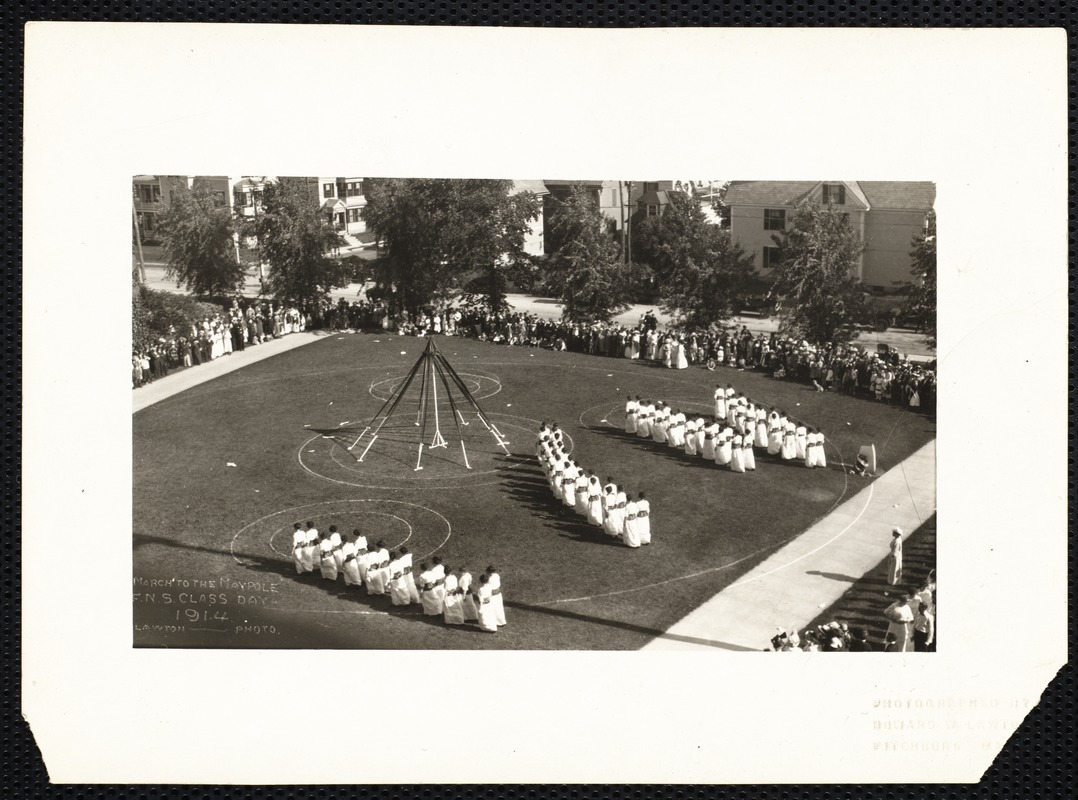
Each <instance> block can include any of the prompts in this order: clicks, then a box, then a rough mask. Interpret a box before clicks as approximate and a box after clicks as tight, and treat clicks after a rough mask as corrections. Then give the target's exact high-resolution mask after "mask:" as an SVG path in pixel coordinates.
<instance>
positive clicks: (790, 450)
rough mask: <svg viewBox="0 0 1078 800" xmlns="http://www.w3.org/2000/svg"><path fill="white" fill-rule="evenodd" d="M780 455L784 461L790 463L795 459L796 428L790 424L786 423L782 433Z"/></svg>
mask: <svg viewBox="0 0 1078 800" xmlns="http://www.w3.org/2000/svg"><path fill="white" fill-rule="evenodd" d="M780 454H781V455H782V458H783V460H784V461H792V460H793V459H795V458H797V428H796V427H795V426H794V424H793V423H792V422H787V423H786V429H785V430H784V431H783V432H782V450H781V451H780Z"/></svg>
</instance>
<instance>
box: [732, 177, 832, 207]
mask: <svg viewBox="0 0 1078 800" xmlns="http://www.w3.org/2000/svg"><path fill="white" fill-rule="evenodd" d="M817 183H819V181H731V183H730V188H729V189H727V190H726V198H725V202H726V205H728V206H734V205H746V206H753V205H767V204H768V203H774V204H775V205H783V206H793V205H797V201H798V200H800V199H801V198H802V197H804V196H805V195H806V194H808V193H809V192H810V191H812V187H814V186H815V185H816V184H817Z"/></svg>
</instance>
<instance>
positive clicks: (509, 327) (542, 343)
mask: <svg viewBox="0 0 1078 800" xmlns="http://www.w3.org/2000/svg"><path fill="white" fill-rule="evenodd" d="M309 328H327V329H329V330H346V329H349V330H381V331H386V332H395V333H397V334H399V335H401V336H429V335H448V336H454V335H455V336H466V337H471V338H475V339H479V340H480V341H487V342H492V343H494V344H504V345H511V346H520V347H537V348H545V349H549V350H558V351H562V350H564V351H572V352H578V353H588V354H591V355H598V356H606V357H610V358H628V359H644V360H652V361H661V362H665V363H667V364H668V365H671V366H683V365H688V366H697V367H706V368H708V369H711V370H715V369H718V368H731V369H738V370H753V371H761V372H764V373H767V374H769V375H771V376H772V377H774V378H776V379H779V380H792V381H798V382H800V383H805V384H811V385H814V386H815V387H816V388H817V389H819V390H821V391H834V392H842V393H844V394H848V395H851V396H856V397H864V398H867V399H871V400H873V401H876V402H882V403H888V404H890V405H896V406H900V407H903V408H908V409H909V410H911V411H920V412H923V413H926V414H928V415H934V414H935V405H936V373H935V371H934V370H933V369H931V368H929V367H927V366H926V365H924V364H920V363H917V362H913V361H910V360H908V359H907V358H906V357H905V356H903V355H901V354H900V353H898V352H897V351H895V350H893V349H891V348H887V349H885V350H879V351H875V352H874V351H872V350H870V349H867V348H865V347H862V346H860V345H857V344H833V343H826V344H813V343H810V342H806V341H803V340H797V339H792V338H790V337H787V336H781V335H779V334H778V333H774V332H772V333H764V332H760V333H752V332H751V331H749V329H748V328H747V327H746V326H741V327H740V328H738V327H736V326H731V327H726V328H721V329H713V330H710V331H686V330H677V329H672V328H666V329H663V328H662V327H661V326H660V324H659V322H658V319H657V318H656V316H655V314H654V313H653V312H651V311H649V312H647V313H646V314H644V315H643V316H642V317H641V319H640V321H639V323H638V324H637V325H635V326H628V325H620V324H618V323H616V322H597V323H592V324H586V323H579V322H569V321H564V320H553V319H546V318H544V317H539V316H537V315H535V314H530V313H525V312H513V313H505V314H492V313H490V312H489V311H488V310H484V309H483V308H481V307H474V306H473V307H468V306H461V307H452V306H451V307H447V308H444V309H434V308H430V309H427V310H425V311H424V312H421V313H419V314H417V315H415V316H414V317H405V318H401V317H397V316H395V315H393V314H391V313H390V312H389V311H388V310H387V308H386V306H385V305H384V304H380V303H374V302H370V301H367V300H362V301H353V302H348V301H347V300H344V299H343V298H342V299H340V300H339V301H338V302H337V303H335V304H329V305H326V306H325V307H322V308H315V309H312V310H310V311H302V312H301V311H300V310H298V309H294V308H289V309H284V308H281V307H279V306H276V307H275V306H274V305H272V304H271V303H268V302H262V301H250V302H242V303H241V301H240V300H239V299H236V300H234V301H233V303H232V306H231V307H230V308H225V309H222V312H221V313H220V314H218V315H217V316H216V317H214V318H206V319H205V320H203V321H202V322H201V324H197V325H192V326H191V330H189V331H172V332H171V335H170V336H168V337H162V338H161V339H160V340H159V341H158V342H157V343H156V344H154V345H153V346H151V347H149V348H147V349H145V350H143V351H140V352H136V353H135V354H134V359H133V382H134V385H135V386H140V385H142V384H143V383H146V382H148V381H152V380H154V379H156V378H159V377H162V376H163V375H166V374H168V372H169V371H170V370H173V369H176V368H178V367H183V366H193V365H196V364H200V363H202V362H204V361H208V360H212V359H214V358H218V357H220V356H222V355H226V354H228V353H231V352H234V351H236V350H242V349H243V348H244V347H247V346H251V345H254V344H258V343H260V342H263V341H265V340H266V339H269V338H279V337H280V336H282V335H284V334H286V333H291V332H293V331H296V330H307V329H309ZM672 351H676V352H678V353H681V354H684V363H682V360H681V359H671V358H670V357H669V354H670V353H671V352H672Z"/></svg>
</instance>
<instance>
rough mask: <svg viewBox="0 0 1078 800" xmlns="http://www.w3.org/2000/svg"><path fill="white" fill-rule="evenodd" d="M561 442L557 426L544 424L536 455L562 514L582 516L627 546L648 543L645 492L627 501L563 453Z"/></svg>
mask: <svg viewBox="0 0 1078 800" xmlns="http://www.w3.org/2000/svg"><path fill="white" fill-rule="evenodd" d="M562 440H563V434H562V431H561V429H559V428H558V425H557V423H551V424H548V423H546V422H543V423H542V425H541V426H540V428H539V434H538V435H537V436H536V442H535V452H536V456H537V457H538V459H539V465H540V466H541V467H542V468H543V472H544V473H545V474H546V477H547V482H548V483H549V484H550V491H551V492H552V493H553V494H554V497H555V498H556V499H557V500H558V501H560V502H561V503H562V505H563V506H564V507H565V510H564V511H563V513H565V514H569V515H572V514H576V515H579V516H581V517H583V518H584V520H583V521H586V522H587V523H588V524H590V525H594V526H595V527H597V528H601V529H602V530H603V532H604V533H606V534H607V535H608V536H610V537H612V538H615V539H620V540H621V542H622V543H623V544H625V545H628V546H629V547H640V546H642V545H649V544H651V504H650V503H649V502H648V500H647V498H646V497H644V493H643V492H639V493H638V494H637V496H636V499H634V500H630V499H629V496H628V495H627V494H626V492H625V489H624V487H623V486H619V485H618V484H616V483H614V480H613V478H609V477H608V478H607V479H606V484H605V485H600V483H599V478H598V477H597V476H596V475H595V473H594V472H591V471H590V470H585V469H584V468H583V467H581V466H580V465H579V464H577V463H576V462H575V461H574V460H573V459H572V458H571V457H570V456H569V454H568V453H566V452H565V447H564V445H563V441H562Z"/></svg>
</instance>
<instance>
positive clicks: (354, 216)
mask: <svg viewBox="0 0 1078 800" xmlns="http://www.w3.org/2000/svg"><path fill="white" fill-rule="evenodd" d="M348 221H349V222H359V209H358V208H350V209H348Z"/></svg>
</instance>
